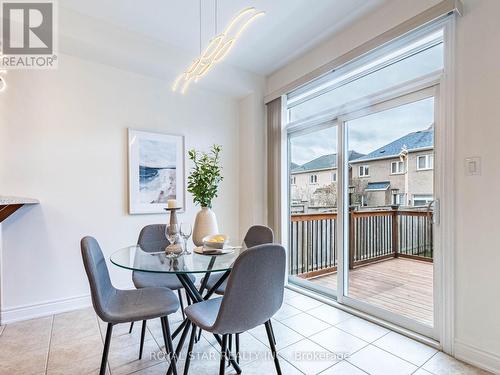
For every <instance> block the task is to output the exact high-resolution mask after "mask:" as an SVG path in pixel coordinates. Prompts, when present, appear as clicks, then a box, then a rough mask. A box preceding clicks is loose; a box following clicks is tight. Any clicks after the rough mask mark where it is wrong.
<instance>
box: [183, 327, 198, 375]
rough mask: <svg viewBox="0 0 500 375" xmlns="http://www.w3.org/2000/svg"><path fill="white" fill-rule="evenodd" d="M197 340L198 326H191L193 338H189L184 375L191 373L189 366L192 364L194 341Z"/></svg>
mask: <svg viewBox="0 0 500 375" xmlns="http://www.w3.org/2000/svg"><path fill="white" fill-rule="evenodd" d="M195 338H196V325H195V324H194V323H193V324H191V336H190V337H189V345H188V351H187V357H186V363H185V364H184V375H187V374H188V372H189V364H190V363H191V355H192V353H193V346H194V339H195Z"/></svg>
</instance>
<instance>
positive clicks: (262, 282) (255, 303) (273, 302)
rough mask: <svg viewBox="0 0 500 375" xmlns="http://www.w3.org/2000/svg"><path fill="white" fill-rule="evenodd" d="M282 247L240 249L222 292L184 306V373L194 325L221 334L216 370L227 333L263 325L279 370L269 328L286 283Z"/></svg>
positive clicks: (223, 356) (225, 349) (225, 352)
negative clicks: (186, 334) (187, 338)
mask: <svg viewBox="0 0 500 375" xmlns="http://www.w3.org/2000/svg"><path fill="white" fill-rule="evenodd" d="M285 264H286V254H285V249H284V248H283V246H281V245H273V244H266V245H259V246H255V247H252V248H250V249H248V250H246V251H245V252H243V253H242V254H241V255H240V256H239V257H238V258H237V259H236V261H235V263H234V266H233V269H232V270H231V274H230V275H229V278H228V282H227V286H226V290H225V293H224V296H223V297H221V298H215V299H208V300H206V301H203V302H199V303H195V304H192V305H190V306H188V307H186V310H185V312H186V316H187V317H188V319H189V320H190V321H191V323H192V326H193V330H192V333H191V337H190V341H189V347H188V355H187V357H186V358H187V359H186V364H185V366H186V367H185V369H184V373H185V374H186V373H187V370H188V368H189V358H190V357H191V353H192V350H193V344H194V338H195V332H196V329H195V328H196V327H199V328H201V329H203V330H205V331H207V332H211V333H214V334H218V335H222V344H221V360H220V370H219V374H224V368H225V359H226V356H228V355H230V354H229V352H228V347H227V344H228V337H229V336H230V335H232V334H239V333H242V332H245V331H248V330H250V329H252V328H255V327H257V326H259V325H261V324H264V325H265V327H266V332H267V338H268V339H269V346H270V347H271V352H272V354H273V358H274V364H275V367H276V372H277V373H278V374H281V369H280V365H279V360H278V357H277V354H276V346H275V341H274V338H273V335H272V332H271V326H270V321H271V318H272V316H273V315H274V314H275V313H276V312H277V311H278V310H279V309H280V308H281V305H282V303H283V293H284V287H285Z"/></svg>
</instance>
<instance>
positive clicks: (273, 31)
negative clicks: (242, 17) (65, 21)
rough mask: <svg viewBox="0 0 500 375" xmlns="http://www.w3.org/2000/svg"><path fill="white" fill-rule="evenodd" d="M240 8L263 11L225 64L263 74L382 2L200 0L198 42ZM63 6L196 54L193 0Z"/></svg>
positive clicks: (110, 0) (64, 0)
mask: <svg viewBox="0 0 500 375" xmlns="http://www.w3.org/2000/svg"><path fill="white" fill-rule="evenodd" d="M216 1H217V30H218V31H219V32H220V31H221V30H222V29H223V28H224V27H225V26H226V24H227V23H228V22H229V21H230V20H231V18H232V17H233V16H234V15H235V14H236V13H238V11H240V10H241V9H243V8H246V7H248V6H255V7H256V8H257V9H259V10H264V11H265V12H266V15H265V16H264V17H260V18H259V19H257V20H256V21H255V22H254V23H253V24H252V25H250V27H249V28H248V29H247V30H246V31H245V32H244V33H243V35H242V37H241V38H240V40H239V42H238V44H237V45H236V46H235V47H234V48H233V50H232V51H231V53H230V54H229V56H227V58H226V61H225V62H226V63H229V64H231V65H234V66H237V67H240V68H243V69H245V70H248V71H251V72H255V73H258V74H261V75H269V74H271V73H272V72H274V71H276V70H277V69H279V68H281V67H282V66H284V65H286V63H288V62H289V61H291V60H293V59H294V58H295V57H297V56H299V55H300V54H302V53H304V52H305V51H307V50H308V49H310V48H312V47H313V46H314V45H316V44H318V43H319V42H321V41H322V40H324V39H325V38H327V37H328V36H330V35H332V34H334V33H335V32H338V31H339V30H340V29H342V28H344V27H345V26H347V25H348V24H349V23H351V22H353V21H355V20H356V19H358V18H359V17H361V16H362V15H364V14H366V13H367V12H370V11H372V10H373V9H374V8H376V7H378V6H379V5H380V4H382V3H383V2H384V1H386V0H369V1H366V0H202V11H201V24H202V27H201V35H202V38H201V42H202V46H206V44H207V42H208V41H209V40H210V39H211V38H212V37H213V36H214V33H215V9H216V8H215V3H216ZM59 4H60V5H61V6H63V7H65V8H69V9H71V10H74V11H77V12H79V13H83V14H85V15H88V16H91V17H94V18H96V19H100V20H102V21H106V22H108V23H111V24H113V25H115V26H119V27H122V28H126V29H128V30H129V31H133V32H136V33H139V34H143V35H145V36H147V37H150V38H153V39H157V40H160V41H161V42H163V43H168V44H170V45H172V46H174V47H177V48H180V49H183V50H185V51H186V52H188V53H190V54H193V57H194V56H196V55H197V54H198V53H199V52H200V6H199V4H200V3H199V0H142V1H137V0H85V1H82V0H60V1H59Z"/></svg>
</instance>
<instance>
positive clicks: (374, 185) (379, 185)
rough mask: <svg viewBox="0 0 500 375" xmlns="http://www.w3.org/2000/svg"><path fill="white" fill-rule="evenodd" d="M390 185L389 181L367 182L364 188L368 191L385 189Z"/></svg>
mask: <svg viewBox="0 0 500 375" xmlns="http://www.w3.org/2000/svg"><path fill="white" fill-rule="evenodd" d="M390 185H391V183H390V182H389V181H382V182H369V183H368V186H367V187H366V189H365V191H370V190H387V189H388V188H389V186H390Z"/></svg>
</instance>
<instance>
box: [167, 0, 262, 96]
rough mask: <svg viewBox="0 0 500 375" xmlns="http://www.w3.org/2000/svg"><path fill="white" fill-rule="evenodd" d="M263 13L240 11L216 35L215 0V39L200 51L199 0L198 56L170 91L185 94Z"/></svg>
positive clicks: (250, 10) (224, 55)
mask: <svg viewBox="0 0 500 375" xmlns="http://www.w3.org/2000/svg"><path fill="white" fill-rule="evenodd" d="M264 14H265V12H262V11H258V10H257V9H256V8H254V7H249V8H245V9H243V10H241V11H240V12H239V13H238V14H236V16H234V17H233V19H232V20H231V22H229V24H228V25H227V26H226V28H225V29H224V31H223V32H222V33H220V34H217V0H215V37H214V38H213V39H212V40H211V41H210V42H209V43H208V45H207V47H206V48H205V49H204V50H203V51H202V50H201V0H200V56H199V57H198V58H196V59H195V60H194V61H193V63H192V64H191V65H190V66H189V68H188V69H187V70H186V71H184V72H183V73H182V74H181V75H179V76H178V77H177V79H176V80H175V82H174V84H173V86H172V90H173V91H178V90H179V91H180V92H181V93H182V94H184V93H185V92H186V90H187V89H188V87H189V85H190V84H191V83H192V82H198V80H199V79H200V78H202V77H203V76H204V75H206V74H207V73H208V72H209V71H210V70H211V69H212V68H213V67H214V65H215V64H217V63H219V62H221V61H222V60H223V59H224V57H226V56H227V54H228V53H229V51H231V49H232V48H233V46H234V44H235V43H236V41H237V40H238V38H239V37H240V36H241V34H242V33H243V31H244V30H245V29H246V28H247V27H248V26H249V25H250V24H251V23H252V22H253V21H254V20H255V19H256V18H258V17H260V16H262V15H264Z"/></svg>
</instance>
